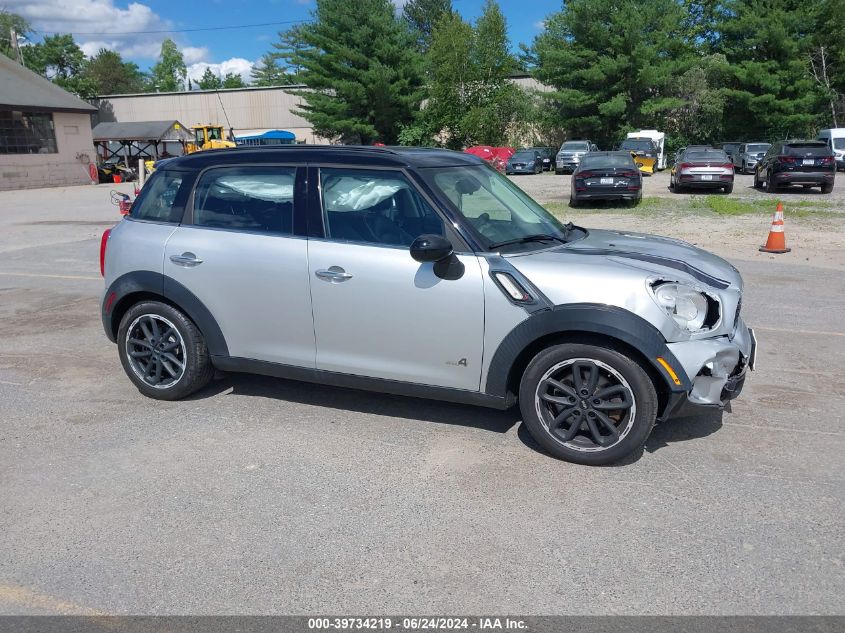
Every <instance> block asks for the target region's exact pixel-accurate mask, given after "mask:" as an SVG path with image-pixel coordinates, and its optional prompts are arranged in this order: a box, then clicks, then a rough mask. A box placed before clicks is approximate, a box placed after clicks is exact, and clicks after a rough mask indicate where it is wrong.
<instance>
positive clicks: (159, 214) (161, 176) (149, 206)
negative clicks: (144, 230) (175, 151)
mask: <svg viewBox="0 0 845 633" xmlns="http://www.w3.org/2000/svg"><path fill="white" fill-rule="evenodd" d="M186 176H187V174H184V173H182V172H167V171H157V172H155V173H154V174H153V175H152V176H151V177H150V180H149V181H148V182H147V184H146V185H144V188H143V189H142V190H141V194H140V195H139V196H138V199H137V200H135V204H133V205H132V212H131V213H130V214H129V217H131V218H132V219H133V220H144V221H147V222H164V223H168V224H179V222H181V221H182V212H183V211H184V209H185V199H186V198H187V189H188V183H187V180H186Z"/></svg>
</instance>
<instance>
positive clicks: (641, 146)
mask: <svg viewBox="0 0 845 633" xmlns="http://www.w3.org/2000/svg"><path fill="white" fill-rule="evenodd" d="M621 147H622V149H633V150H643V151H649V150H653V149H654V143H652V142H651V141H649V140H646V139H637V138H629V139H625V140H624V141H622V146H621Z"/></svg>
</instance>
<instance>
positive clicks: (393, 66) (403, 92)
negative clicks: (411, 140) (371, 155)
mask: <svg viewBox="0 0 845 633" xmlns="http://www.w3.org/2000/svg"><path fill="white" fill-rule="evenodd" d="M290 44H291V45H292V52H291V53H289V54H288V53H286V54H285V55H286V57H285V58H286V59H290V60H291V62H292V65H293V66H298V67H299V68H301V70H300V71H299V73H298V77H297V79H298V81H300V82H301V83H302V84H304V85H305V86H307V87H308V90H307V91H300V92H298V93H297V94H298V95H299V96H301V97H302V99H303V101H304V104H303V105H302V106H301V110H300V114H301V115H302V116H303V117H305V118H306V119H307V120H308V121H309V122H310V123H311V124H312V125H313V126H314V130H315V132H316V133H317V134H319V135H320V136H324V137H327V138H336V139H342V140H344V141H347V142H354V143H362V144H370V143H372V142H374V141H382V142H384V143H388V144H389V143H395V142H396V141H397V138H398V135H399V131H400V130H401V129H402V127H403V126H404V125H406V124H408V123H410V122H411V121H412V120H413V116H414V112H415V111H416V110H417V109H418V108H419V104H420V101H421V99H422V96H423V94H422V60H421V57H420V55H419V53H418V52H417V51H416V48H415V47H414V45H413V37H412V35H411V32H410V30H409V29H408V26H407V24H406V23H405V22H404V20H400V19H397V18H396V16H395V14H394V5H393V4H392V2H390V0H358V1H357V2H348V1H347V0H317V8H316V10H315V11H314V21H313V22H311V23H309V24H304V25H301V27H300V29H299V30H298V35H297V39H296V41H293V42H290ZM287 55H289V57H287Z"/></svg>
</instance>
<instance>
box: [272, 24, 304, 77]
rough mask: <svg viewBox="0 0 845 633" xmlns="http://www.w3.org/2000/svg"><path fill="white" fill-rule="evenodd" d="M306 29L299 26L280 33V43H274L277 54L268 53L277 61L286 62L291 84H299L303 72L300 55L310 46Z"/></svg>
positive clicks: (301, 25) (302, 25)
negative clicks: (304, 31) (305, 33)
mask: <svg viewBox="0 0 845 633" xmlns="http://www.w3.org/2000/svg"><path fill="white" fill-rule="evenodd" d="M304 28H305V25H304V24H297V25H295V26H292V27H291V28H289V29H288V30H287V31H281V32H279V41H278V42H274V43H273V48H274V49H275V51H276V52H270V53H268V54H269V55H274V56H275V57H276V59H277V60H278V59H281V60H284V61H285V64H286V65H287V69H286V72H287V75H288V82H289V83H299V73H300V72H301V71H302V67H301V66H300V59H301V57H300V53H302V52H304V51H305V50H307V49H308V48H309V46H310V45H309V44H308V43H307V41H306V39H305V37H304V36H303V29H304Z"/></svg>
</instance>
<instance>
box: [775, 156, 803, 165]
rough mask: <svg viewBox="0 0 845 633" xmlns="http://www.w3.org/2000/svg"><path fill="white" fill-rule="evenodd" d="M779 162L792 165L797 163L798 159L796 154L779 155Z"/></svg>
mask: <svg viewBox="0 0 845 633" xmlns="http://www.w3.org/2000/svg"><path fill="white" fill-rule="evenodd" d="M778 162H780V163H786V164H789V165H791V164H792V163H797V162H798V159H797V158H796V157H795V156H778Z"/></svg>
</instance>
